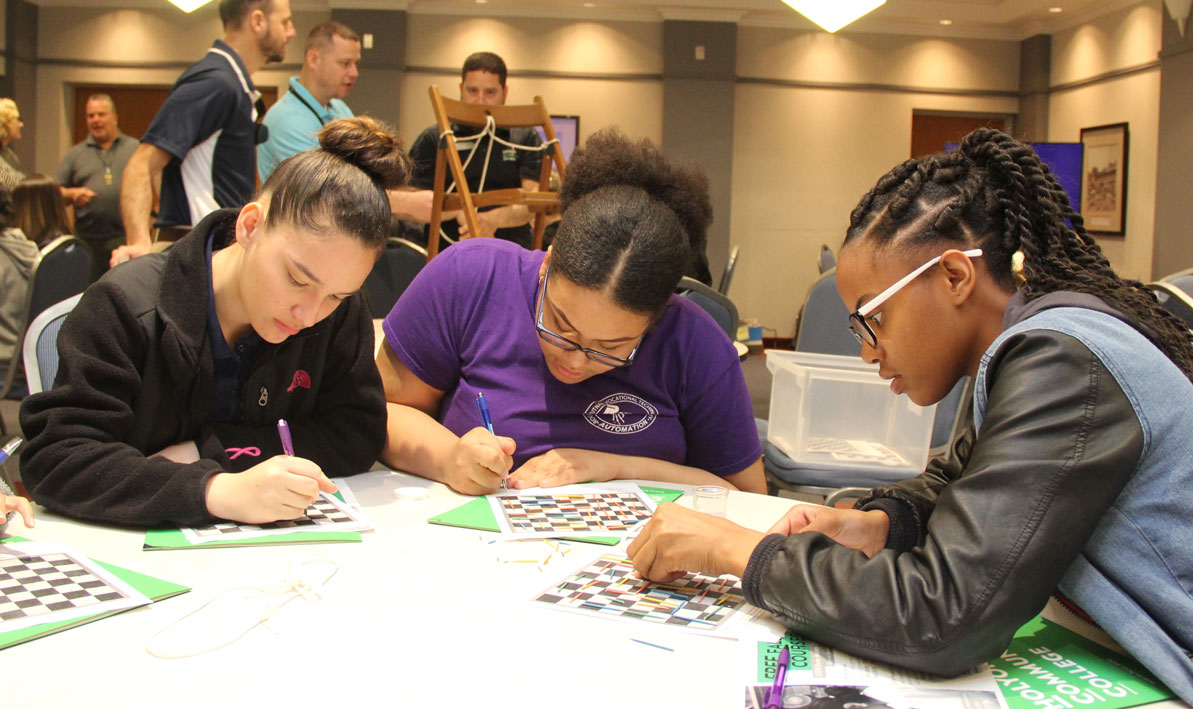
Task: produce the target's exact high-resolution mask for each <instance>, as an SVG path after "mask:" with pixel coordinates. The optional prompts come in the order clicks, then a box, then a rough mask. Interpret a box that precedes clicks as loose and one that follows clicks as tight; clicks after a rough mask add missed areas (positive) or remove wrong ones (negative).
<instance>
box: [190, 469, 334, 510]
mask: <svg viewBox="0 0 1193 709" xmlns="http://www.w3.org/2000/svg"><path fill="white" fill-rule="evenodd" d="M336 489H337V488H336V485H335V483H333V482H332V481H331V480H329V479H328V478H327V476H326V475H324V474H323V471H322V470H320V468H319V466H318V465H315V463H313V462H311V461H309V460H307V459H306V458H297V457H291V456H287V455H276V456H274V457H272V458H270V459H269V460H266V461H264V462H261V463H258V464H256V465H254V466H253V467H251V468H249V469H248V470H245V471H244V472H242V473H217V474H215V475H213V476H211V478H210V479H208V481H207V511H208V512H210V513H211V514H213V515H215V516H216V517H220V518H222V519H230V520H233V521H235V522H245V523H248V524H264V523H266V522H276V521H278V520H279V519H295V518H297V517H301V516H302V515H303V513H304V512H305V511H306V509H307V507H309V506H310V505H311V503H312V502H314V501H315V500H316V499H317V498H318V497H319V492H320V491H323V492H329V493H330V492H335V491H336Z"/></svg>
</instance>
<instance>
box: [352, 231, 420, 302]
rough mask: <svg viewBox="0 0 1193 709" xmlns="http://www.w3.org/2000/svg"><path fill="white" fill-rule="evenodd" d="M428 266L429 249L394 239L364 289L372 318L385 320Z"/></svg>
mask: <svg viewBox="0 0 1193 709" xmlns="http://www.w3.org/2000/svg"><path fill="white" fill-rule="evenodd" d="M425 265H427V250H426V249H424V248H423V247H421V246H419V245H418V244H416V243H414V242H412V241H407V240H406V239H400V238H396V237H391V238H390V239H389V243H388V244H387V245H386V247H385V253H384V254H382V255H381V258H380V259H379V260H378V261H377V265H376V266H374V267H373V270H372V271H371V272H370V273H369V276H368V278H366V279H365V283H364V286H363V288H362V290H363V291H364V294H365V298H366V299H367V300H368V301H369V310H371V311H372V313H373V317H376V318H383V317H385V316H386V315H387V314H388V313H389V311H390V310H392V309H393V307H394V303H397V302H398V298H400V297H401V295H402V293H404V292H405V291H406V288H408V287H409V286H410V282H411V281H413V280H414V277H415V276H417V275H418V272H419V271H421V270H422V268H423V266H425Z"/></svg>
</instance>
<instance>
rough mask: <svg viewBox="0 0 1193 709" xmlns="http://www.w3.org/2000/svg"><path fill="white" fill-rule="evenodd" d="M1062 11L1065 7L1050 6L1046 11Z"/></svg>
mask: <svg viewBox="0 0 1193 709" xmlns="http://www.w3.org/2000/svg"><path fill="white" fill-rule="evenodd" d="M1064 11H1065V9H1064V8H1063V7H1050V8H1048V12H1051V13H1057V12H1064Z"/></svg>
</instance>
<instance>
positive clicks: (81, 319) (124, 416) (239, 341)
mask: <svg viewBox="0 0 1193 709" xmlns="http://www.w3.org/2000/svg"><path fill="white" fill-rule="evenodd" d="M319 145H320V147H319V149H318V150H312V151H309V152H305V153H300V154H299V155H296V156H294V157H292V158H290V159H289V160H286V161H285V162H284V163H282V164H281V165H280V166H279V167H278V168H277V170H275V171H274V172H273V174H272V175H271V176H270V178H269V180H268V181H267V182H266V183H265V185H264V186H263V187H262V190H261V194H260V195H259V197H258V198H257V200H255V201H253V202H249V203H248V204H246V205H245V206H244V207H242V208H240V209H239V210H237V209H223V210H219V211H216V212H213V213H211V214H210V215H208V216H207V217H206V218H205V219H204V220H203V221H202V222H201V223H199V224H198V225H197V226H196V227H195V228H194V229H193V230H192V231H191V233H190V234H188V235H187V236H186V237H184V238H182V239H180V240H179V241H178V242H177V243H175V244H174V245H173V246H172V247H171V248H170V249H169V250H167V251H166V252H164V253H161V254H155V255H150V256H146V257H143V258H139V259H136V260H134V261H131V262H128V263H126V264H122V265H120V266H118V267H116V268H114V269H112V270H111V271H109V272H108V273H107V274H106V275H105V276H104V277H103V278H101V279H100V280H99V281H97V282H96V284H95V285H93V286H92V287H90V288H88V290H87V291H86V292H85V293H84V294H83V298H82V300H81V301H80V302H79V304H78V306H77V307H76V308H75V309H74V311H72V312H71V314H70V315H69V316H68V317H67V319H66V322H65V323H64V324H63V327H62V331H61V333H60V334H59V336H58V350H59V352H60V353H61V357H62V359H61V363H60V368H59V371H58V376H57V378H56V381H55V385H54V387H53V389H51V390H49V391H46V392H43V393H40V394H35V395H33V396H31V397H29V398H28V399H26V400H25V402H24V404H23V405H22V407H21V429H22V430H23V431H24V432H25V434H26V436H27V438H28V439H29V443H28V445H27V446H26V448H25V450H24V451H23V455H22V457H21V475H22V477H23V479H24V480H25V483H26V485H27V486H28V489H29V491H30V493H31V494H32V496H33V499H34V500H35V501H37V502H39V503H41V504H43V505H45V506H46V507H47V508H49V509H50V510H53V511H55V512H58V513H61V514H65V515H69V516H73V517H78V518H81V519H85V520H94V521H101V522H112V523H119V524H130V525H154V524H158V523H163V522H169V523H174V524H179V525H196V524H203V523H210V522H213V521H216V520H218V519H227V520H234V521H238V522H249V523H260V522H272V521H275V520H279V519H291V518H294V517H297V516H299V515H301V514H302V513H303V511H304V510H305V509H306V507H307V506H308V505H309V504H310V503H311V502H312V501H313V500H314V499H315V498H316V497H317V496H318V494H319V492H320V490H324V491H329V492H330V491H333V490H334V489H335V488H334V485H333V484H332V483H331V482H330V481H329V480H328V477H327V475H329V474H330V475H347V474H352V473H358V472H362V471H364V470H367V469H368V468H369V467H371V466H372V464H373V463H374V461H375V460H376V458H377V455H378V453H380V451H381V447H382V445H383V444H384V442H385V401H384V398H383V396H382V393H381V391H382V390H381V382H380V379H379V378H378V374H377V369H376V366H375V365H374V364H373V350H374V348H373V327H372V322H371V318H370V315H369V312H368V307H367V306H366V304H365V302H364V298H363V296H361V295H360V294H359V293H358V291H359V289H360V287H361V284H362V283H363V282H364V280H365V277H366V276H367V275H368V274H369V271H370V270H371V269H372V268H373V265H374V264H375V263H376V261H377V259H378V257H379V256H380V255H381V253H382V251H383V249H384V248H385V242H386V237H387V235H388V231H389V221H390V212H389V201H388V199H387V198H386V194H385V190H386V189H391V188H394V187H398V186H401V185H403V184H404V183H405V182H406V180H407V178H408V176H409V174H410V163H409V158H408V157H407V156H406V153H405V150H404V148H403V146H402V144H401V142H400V141H399V140H398V138H397V137H395V136H394V135H393V134H392V133H391V132H390V130H389V129H388V128H387V127H386V126H384V125H383V124H381V123H379V122H377V121H374V120H372V119H370V118H350V119H341V120H337V121H332V122H331V123H328V124H327V126H325V127H324V129H323V130H322V131H321V132H320V134H319ZM283 418H284V419H286V420H287V421H288V423H289V427H290V431H291V433H292V438H293V447H294V455H293V456H287V455H283V450H282V446H281V444H280V441H279V436H278V430H277V427H276V426H277V422H278V420H279V419H283Z"/></svg>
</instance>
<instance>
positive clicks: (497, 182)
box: [389, 52, 543, 247]
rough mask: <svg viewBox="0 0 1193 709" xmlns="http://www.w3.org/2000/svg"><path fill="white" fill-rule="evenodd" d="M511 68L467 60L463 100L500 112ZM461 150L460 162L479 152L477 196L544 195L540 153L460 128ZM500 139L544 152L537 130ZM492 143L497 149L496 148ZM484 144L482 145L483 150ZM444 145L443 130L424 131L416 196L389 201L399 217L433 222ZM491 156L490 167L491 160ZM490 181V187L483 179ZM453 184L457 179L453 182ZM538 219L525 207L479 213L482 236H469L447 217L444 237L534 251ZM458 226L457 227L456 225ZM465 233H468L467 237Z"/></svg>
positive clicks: (473, 165) (493, 60)
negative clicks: (491, 239) (515, 191)
mask: <svg viewBox="0 0 1193 709" xmlns="http://www.w3.org/2000/svg"><path fill="white" fill-rule="evenodd" d="M506 73H507V72H506V68H505V62H504V61H503V60H502V59H501V57H499V56H497V55H496V54H493V53H492V52H477V53H475V54H472V55H469V57H468V58H467V59H465V60H464V68H463V70H461V72H460V100H461V101H463V102H464V103H472V104H478V105H489V106H500V105H504V104H505V99H506V97H507V96H508V89H507V87H506V83H505V78H506ZM455 128H456V131H455V135H456V147H457V148H458V149H459V151H460V161H461V162H464V161H465V160H467V159H468V155H469V154H470V153H472V152H473V151H474V150H475V152H476V153H477V155H476V156H475V159H473V160H472V161H471V162H470V163H469V164H468V165H467V167H466V168H465V170H464V175H465V176H466V177H467V178H468V189H470V190H472V191H473V192H480V191H481V190H482V188H483V189H484V190H486V191H487V190H500V189H509V188H515V187H520V188H522V189H524V190H526V191H527V192H536V191H538V186H539V183H538V179H539V167H540V165H541V164H542V163H541V160H542V153H541V152H538V151H535V150H518V149H514V148H510V147H508V146H505V145H502V144H500V143H497V142H495V141H491V140H490V139H488V138H480V139H478V138H475V137H471V136H474V135H475V134H476V133H477V132H478V129H476V128H467V127H462V126H457V127H455ZM497 135H498V137H500V138H501V139H503V140H506V141H509V142H511V143H514V144H516V145H526V146H531V147H535V146H539V145H542V142H543V141H542V138H541V137H540V136H539V134H538V132H536V131H535V130H534V129H533V128H503V129H500V130H498V132H497ZM490 142H493V145H491V146H490ZM478 143H479V144H478ZM438 145H439V128H438V126H431V127H430V128H427V129H426V130H424V131H423V132H422V133H421V134H420V135H419V136H418V138H416V139H415V140H414V143H412V144H411V146H410V159H411V160H413V161H414V177H413V178H412V179H411V181H410V185H411V187H412V188H414V189H411V190H405V191H395V192H391V193H390V195H389V202H390V206H391V207H392V208H393V211H394V215H395V216H398V217H401V218H403V219H413V220H415V221H420V222H424V223H425V222H429V221H431V196H432V194H433V191H432V190H433V189H434V184H433V183H434V178H435V155H436V151H437V150H438ZM486 155H487V156H488V158H489V159H488V161H487V164H486V160H485V156H486ZM482 174H483V175H484V185H481V176H482ZM447 179H448V181H449V182H450V181H451V175H450V174H448V176H447ZM533 216H534V215H533V214H531V212H530V210H529V209H527V208H526V205H524V204H511V205H506V206H504V207H495V208H493V209H488V210H484V211H478V212H477V221H478V222H480V229H481V233H480V234H468V233H467V231H466V228H467V227H466V225H465V223H464V220H463V219H455V215H454V214H447V213H445V214H444V216H443V218H444V223H443V225H442V229H443V233H444V234H446V235H447V236H448V237H450V238H452V239H455V238H461V239H466V238H469V237H470V236H496V237H498V238H500V239H506V240H509V241H513V242H516V243H518V244H521V245H522V246H526V247H529V246H530V241H531V231H530V226H529V224H530V220H531V218H532V217H533ZM453 220H454V221H453ZM461 230H465V231H461Z"/></svg>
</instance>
